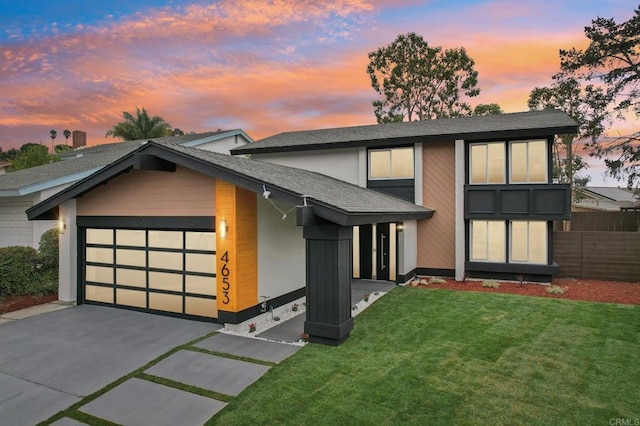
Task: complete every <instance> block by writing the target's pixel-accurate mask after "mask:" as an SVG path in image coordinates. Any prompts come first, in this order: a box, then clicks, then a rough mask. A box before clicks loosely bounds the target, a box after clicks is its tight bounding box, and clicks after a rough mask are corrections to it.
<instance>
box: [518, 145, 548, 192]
mask: <svg viewBox="0 0 640 426" xmlns="http://www.w3.org/2000/svg"><path fill="white" fill-rule="evenodd" d="M509 151H510V165H511V166H510V170H511V174H510V181H511V183H546V182H547V141H545V140H536V141H517V142H511V144H510V147H509Z"/></svg>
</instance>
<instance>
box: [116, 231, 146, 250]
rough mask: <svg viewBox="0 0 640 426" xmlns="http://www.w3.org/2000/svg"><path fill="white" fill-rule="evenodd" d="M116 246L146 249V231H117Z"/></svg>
mask: <svg viewBox="0 0 640 426" xmlns="http://www.w3.org/2000/svg"><path fill="white" fill-rule="evenodd" d="M116 244H117V245H119V246H134V247H144V246H146V245H147V233H146V231H140V230H134V229H116Z"/></svg>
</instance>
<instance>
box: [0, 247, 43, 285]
mask: <svg viewBox="0 0 640 426" xmlns="http://www.w3.org/2000/svg"><path fill="white" fill-rule="evenodd" d="M37 258H38V252H37V251H36V249H34V248H33V247H22V246H11V247H1V248H0V297H7V296H22V295H24V294H29V287H32V285H33V283H40V281H41V276H40V273H39V270H38V263H37Z"/></svg>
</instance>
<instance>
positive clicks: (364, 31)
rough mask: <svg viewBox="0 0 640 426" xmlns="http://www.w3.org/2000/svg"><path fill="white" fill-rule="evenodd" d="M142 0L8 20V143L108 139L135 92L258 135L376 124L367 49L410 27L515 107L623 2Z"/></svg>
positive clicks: (182, 113) (0, 36)
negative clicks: (596, 21)
mask: <svg viewBox="0 0 640 426" xmlns="http://www.w3.org/2000/svg"><path fill="white" fill-rule="evenodd" d="M147 1H149V0H143V1H141V2H136V3H135V4H134V3H131V4H129V3H127V4H126V5H123V6H118V9H117V10H116V9H114V10H107V9H106V8H105V6H104V5H96V6H95V8H94V9H95V10H94V9H91V10H89V9H87V10H86V11H85V12H83V15H82V16H84V15H89V14H90V15H91V16H92V19H77V20H76V19H74V16H73V14H72V13H73V12H72V11H66V13H62V14H61V15H60V16H55V17H51V18H49V15H50V14H51V13H48V12H50V11H43V12H42V13H43V14H42V15H41V16H37V17H33V20H32V21H28V22H17V23H11V25H7V28H6V29H5V30H4V33H0V91H1V93H2V96H0V146H1V147H2V148H3V149H8V148H9V147H15V146H20V145H21V144H22V143H24V142H32V141H38V140H40V139H45V140H46V139H48V134H49V130H50V129H57V130H58V133H59V134H60V133H61V132H62V130H64V129H69V130H76V129H77V130H85V131H87V133H88V139H89V143H90V144H96V143H103V142H106V141H108V142H112V141H113V140H112V139H109V140H107V139H105V137H104V134H105V132H106V131H107V130H108V129H109V128H111V126H113V125H114V124H115V123H116V122H118V121H120V119H121V113H122V111H134V110H135V107H136V106H139V107H145V108H147V110H148V111H149V112H150V113H152V114H158V115H161V116H163V117H164V118H165V119H167V121H169V123H171V124H172V125H173V126H175V127H179V128H181V129H182V130H185V131H208V130H215V129H218V128H223V129H228V128H242V129H243V130H245V131H246V132H247V133H248V134H250V135H251V136H252V137H254V138H256V139H259V138H262V137H266V136H269V135H271V134H274V133H279V132H283V131H288V130H294V129H312V128H324V127H335V126H347V125H358V124H372V123H374V122H375V117H374V115H373V112H372V106H371V102H372V101H373V100H374V99H375V95H376V94H375V92H374V91H373V89H372V88H371V86H370V81H369V77H368V75H367V74H366V65H367V54H368V53H369V52H371V51H373V50H375V49H377V48H378V47H380V46H383V45H386V44H389V43H390V42H391V41H393V40H394V39H395V38H396V36H397V35H398V34H400V33H407V32H411V31H413V32H416V33H419V34H421V35H423V36H424V38H425V39H426V40H427V41H428V42H429V43H430V44H432V45H438V46H442V47H444V48H454V47H465V48H466V49H467V51H468V53H469V55H470V56H471V57H472V58H473V59H474V60H475V62H476V69H477V70H478V72H479V86H480V88H481V89H482V91H481V94H480V96H478V97H477V98H474V99H472V100H471V103H472V104H474V105H475V104H477V103H490V102H497V103H499V104H500V105H501V106H502V107H503V109H504V110H505V111H507V112H513V111H522V110H526V108H527V106H526V101H527V98H528V95H529V93H530V91H531V90H532V89H533V88H534V87H535V86H543V85H548V84H550V83H551V76H552V75H553V74H555V73H556V72H557V71H558V68H559V60H558V49H560V48H566V47H573V46H577V47H581V46H584V43H585V39H584V34H583V27H584V26H585V25H588V24H589V22H590V20H591V19H593V18H595V17H596V16H598V15H604V16H611V15H615V16H616V17H617V18H618V19H627V18H628V17H629V16H630V15H631V13H632V8H631V7H630V6H629V5H628V2H624V1H622V0H607V1H603V2H598V4H597V5H596V4H591V3H590V4H589V7H584V6H583V3H582V2H578V1H577V0H573V1H569V2H558V1H551V0H537V1H535V2H513V1H507V0H493V1H464V0H457V1H453V2H442V1H436V0H432V1H418V0H402V1H397V0H396V1H391V0H370V1H369V0H337V1H331V2H327V1H322V0H307V1H303V0H271V1H259V0H239V1H235V0H221V1H204V0H202V1H197V0H194V1H190V2H184V1H166V2H164V1H162V0H154V1H153V2H152V3H153V4H148V5H147ZM623 3H624V4H623ZM159 4H160V5H161V6H160V7H158V5H159ZM52 7H53V6H52ZM85 7H89V6H85ZM99 7H102V9H99ZM52 10H53V12H55V11H56V10H57V9H52ZM58 140H59V139H58Z"/></svg>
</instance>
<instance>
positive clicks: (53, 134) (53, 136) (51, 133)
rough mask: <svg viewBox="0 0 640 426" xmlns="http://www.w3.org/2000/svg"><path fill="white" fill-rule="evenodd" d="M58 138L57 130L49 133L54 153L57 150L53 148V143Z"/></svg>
mask: <svg viewBox="0 0 640 426" xmlns="http://www.w3.org/2000/svg"><path fill="white" fill-rule="evenodd" d="M57 136H58V132H56V131H55V130H51V131H50V132H49V137H50V138H51V152H54V153H55V149H54V147H53V141H54V140H55V138H56V137H57Z"/></svg>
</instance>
